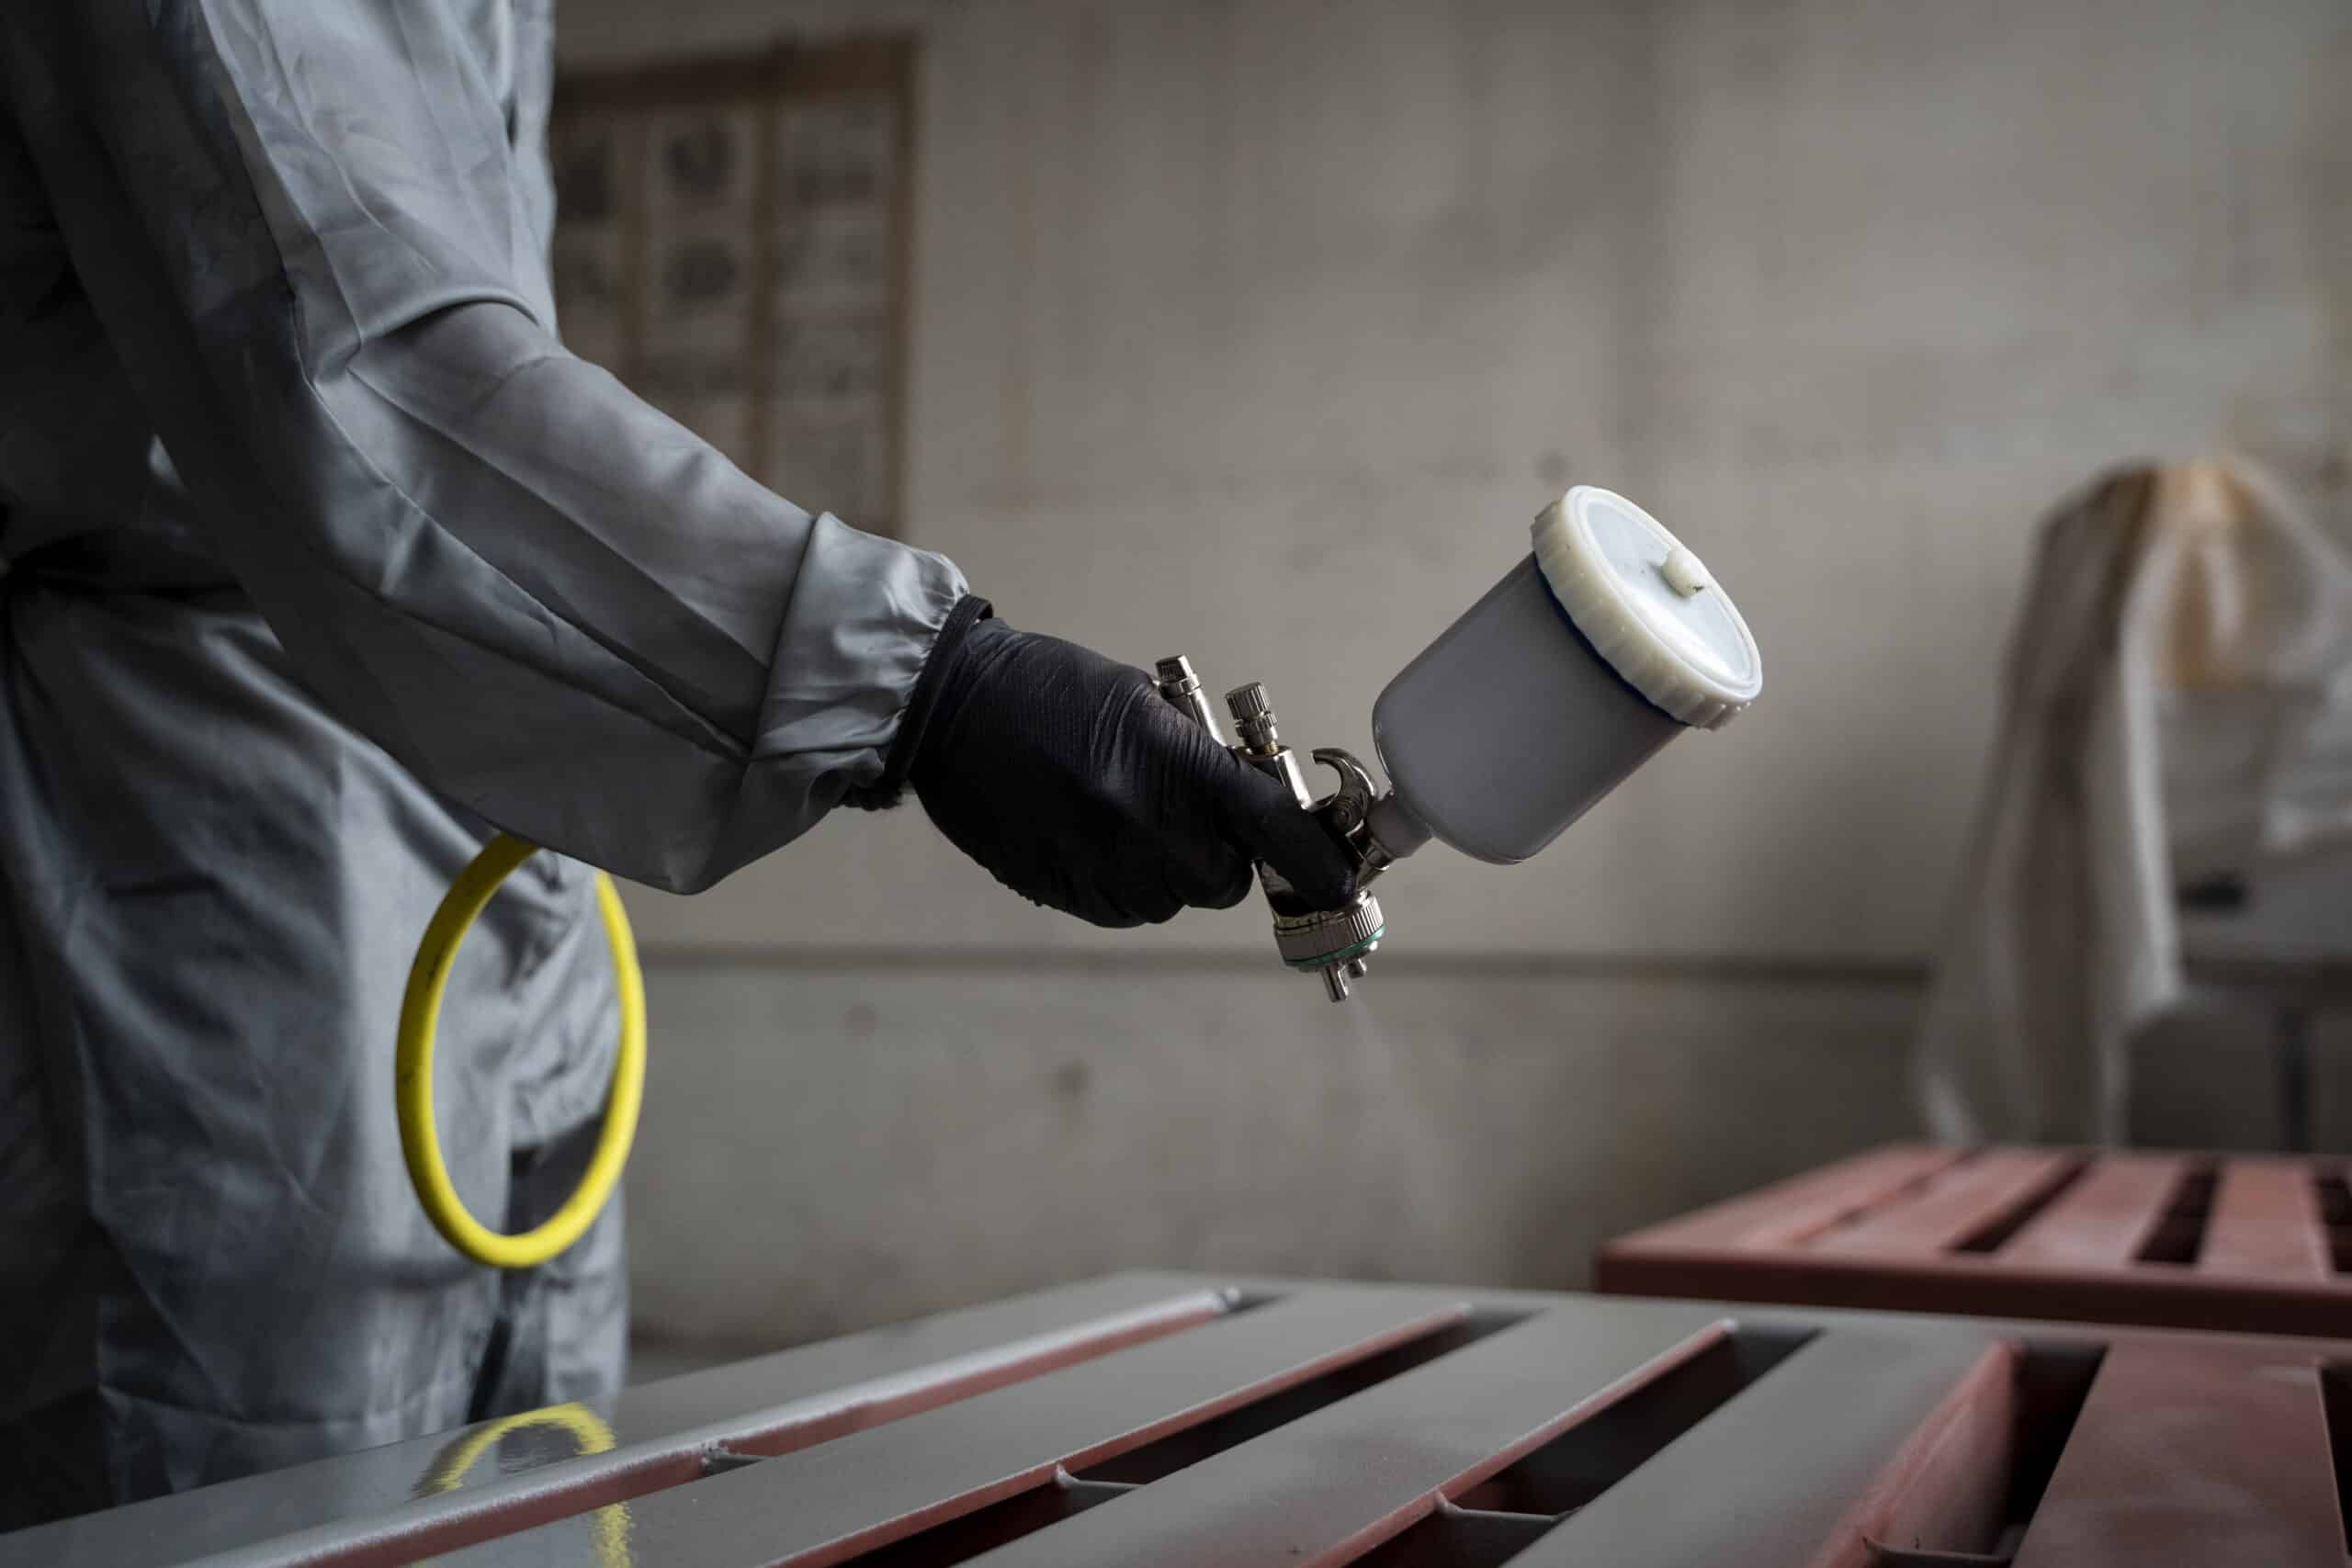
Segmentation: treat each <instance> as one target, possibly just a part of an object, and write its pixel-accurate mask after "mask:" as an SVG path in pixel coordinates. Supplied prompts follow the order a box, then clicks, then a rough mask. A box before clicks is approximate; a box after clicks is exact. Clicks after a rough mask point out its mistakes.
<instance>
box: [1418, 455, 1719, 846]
mask: <svg viewBox="0 0 2352 1568" xmlns="http://www.w3.org/2000/svg"><path fill="white" fill-rule="evenodd" d="M1532 532H1533V534H1534V536H1535V543H1536V549H1535V553H1534V554H1532V555H1530V556H1528V557H1527V558H1524V559H1522V560H1521V562H1520V563H1519V564H1518V565H1517V566H1516V567H1514V568H1512V569H1511V570H1510V571H1509V572H1508V573H1506V574H1505V575H1504V577H1503V579H1502V581H1499V582H1498V583H1496V584H1495V586H1494V587H1493V588H1492V589H1490V590H1488V591H1487V594H1486V596H1485V597H1484V598H1482V599H1480V600H1479V601H1478V602H1477V603H1476V604H1474V605H1472V606H1471V607H1470V609H1469V610H1468V611H1467V612H1465V613H1464V615H1462V617H1461V618H1460V619H1459V620H1457V621H1455V622H1454V623H1453V625H1452V626H1449V627H1447V628H1446V629H1445V631H1444V632H1443V633H1442V634H1441V635H1440V636H1439V637H1438V638H1437V640H1436V641H1434V642H1432V643H1430V646H1429V647H1428V648H1427V649H1423V650H1422V652H1421V653H1420V655H1419V657H1418V658H1416V659H1415V660H1413V661H1412V662H1411V663H1410V664H1408V665H1407V666H1406V667H1405V668H1404V670H1403V671H1401V672H1399V673H1398V674H1397V678H1396V679H1395V680H1393V681H1391V682H1389V683H1388V686H1387V689H1386V690H1385V691H1383V692H1382V693H1381V694H1380V700H1379V702H1378V703H1376V704H1375V705H1374V708H1373V715H1372V733H1373V739H1374V744H1375V745H1377V746H1378V748H1379V750H1380V756H1381V761H1382V762H1383V763H1384V764H1385V766H1386V768H1387V770H1388V777H1389V782H1390V783H1391V784H1392V785H1393V786H1394V787H1395V789H1396V792H1397V797H1398V799H1399V800H1400V801H1401V802H1402V804H1403V805H1405V806H1406V807H1409V808H1410V810H1411V812H1412V813H1413V814H1414V815H1415V816H1417V817H1418V818H1419V819H1420V824H1421V825H1425V826H1426V827H1427V828H1428V829H1429V830H1430V832H1432V833H1434V834H1435V835H1436V836H1437V837H1438V838H1440V839H1442V840H1445V841H1446V842H1447V843H1449V844H1451V845H1453V847H1454V848H1455V849H1457V850H1460V851H1461V852H1463V853H1464V854H1466V855H1471V856H1474V857H1476V859H1479V860H1483V861H1490V862H1493V863H1498V864H1510V863H1514V862H1518V861H1522V860H1525V859H1527V858H1528V857H1529V856H1530V855H1532V854H1533V853H1535V852H1536V851H1538V850H1540V849H1542V848H1543V847H1544V845H1546V844H1548V843H1550V842H1551V841H1552V840H1554V839H1555V838H1557V837H1558V836H1559V834H1560V831H1561V829H1565V828H1566V827H1567V826H1568V824H1569V823H1571V822H1574V821H1575V820H1576V819H1577V818H1579V817H1581V816H1583V815H1584V814H1585V813H1586V812H1587V811H1588V810H1589V809H1591V807H1592V806H1593V804H1594V803H1595V802H1596V801H1598V800H1600V797H1601V796H1602V795H1607V794H1608V793H1609V792H1610V791H1611V790H1612V789H1614V788H1616V787H1617V785H1618V784H1619V783H1620V782H1621V781H1623V779H1624V778H1625V776H1626V775H1627V774H1629V773H1632V772H1633V771H1634V769H1636V768H1638V767H1640V766H1641V765H1642V764H1643V763H1644V762H1645V761H1648V760H1649V759H1650V758H1651V757H1652V756H1653V755H1655V754H1656V753H1657V750H1658V748H1659V747H1661V746H1664V745H1665V744H1666V743H1667V742H1668V741H1669V740H1671V739H1674V738H1675V737H1676V736H1678V735H1680V734H1681V733H1683V732H1684V731H1685V730H1687V729H1691V728H1720V727H1721V726H1723V725H1724V724H1725V723H1728V722H1729V721H1730V719H1731V718H1732V717H1733V716H1736V715H1737V714H1738V713H1740V712H1741V711H1743V710H1744V709H1745V708H1746V707H1747V705H1748V704H1749V703H1751V702H1753V701H1754V700H1755V699H1756V697H1757V695H1758V693H1759V692H1760V691H1761V690H1762V685H1763V667H1762V663H1761V660H1760V659H1759V658H1758V653H1757V649H1756V643H1755V639H1754V637H1751V636H1750V635H1749V634H1748V630H1747V623H1746V622H1745V621H1743V620H1742V619H1741V618H1740V615H1739V612H1738V610H1737V609H1736V607H1735V606H1733V604H1731V601H1730V600H1729V599H1728V598H1727V597H1726V596H1725V595H1724V592H1723V591H1722V590H1721V589H1720V588H1718V587H1717V586H1716V585H1715V583H1714V582H1713V579H1712V578H1710V577H1709V576H1708V575H1707V573H1706V570H1705V569H1704V568H1703V567H1702V566H1701V565H1700V564H1699V561H1698V558H1696V557H1695V556H1693V555H1691V552H1690V551H1689V550H1687V549H1685V548H1684V547H1682V546H1681V544H1680V543H1679V541H1678V540H1676V539H1675V537H1674V536H1673V535H1671V534H1669V533H1668V532H1667V530H1666V529H1665V528H1664V527H1663V526H1662V525H1660V524H1659V523H1658V522H1657V519H1655V518H1653V517H1651V516H1650V515H1649V514H1648V513H1645V512H1644V511H1642V510H1641V509H1640V508H1639V507H1637V506H1635V505H1634V504H1633V503H1632V502H1628V501H1626V500H1625V499H1624V498H1623V497H1622V496H1618V495H1615V494H1612V493H1611V492H1610V491H1604V490H1599V489H1597V488H1595V487H1592V486H1589V485H1580V486H1578V487H1577V489H1575V490H1572V491H1569V492H1568V493H1567V494H1566V495H1565V496H1563V497H1562V498H1561V499H1560V500H1559V501H1557V502H1554V503H1553V504H1552V505H1550V506H1548V507H1546V508H1544V512H1543V513H1541V514H1539V515H1538V517H1537V518H1536V520H1535V525H1534V528H1533V530H1532Z"/></svg>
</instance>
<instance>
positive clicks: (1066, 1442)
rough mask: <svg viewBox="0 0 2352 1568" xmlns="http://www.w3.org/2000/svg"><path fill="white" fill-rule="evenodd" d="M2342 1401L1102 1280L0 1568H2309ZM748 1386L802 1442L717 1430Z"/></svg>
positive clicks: (2129, 1335)
mask: <svg viewBox="0 0 2352 1568" xmlns="http://www.w3.org/2000/svg"><path fill="white" fill-rule="evenodd" d="M1792 1213H1793V1211H1792ZM1089 1313H1098V1314H1102V1315H1101V1316H1100V1317H1099V1318H1098V1319H1092V1320H1090V1319H1089V1318H1088V1317H1087V1316H1086V1315H1085V1314H1089ZM1145 1325H1148V1332H1147V1331H1145ZM990 1333H993V1334H997V1335H1000V1336H1001V1337H1002V1340H1003V1342H1002V1343H1001V1344H1000V1345H997V1346H994V1347H989V1346H988V1345H985V1344H984V1343H982V1342H981V1340H982V1339H983V1338H984V1337H985V1336H986V1335H988V1334H990ZM1047 1346H1057V1347H1061V1348H1060V1349H1059V1350H1057V1351H1055V1352H1052V1353H1041V1348H1043V1347H1047ZM1081 1348H1083V1349H1081ZM885 1365H887V1366H888V1367H889V1369H890V1370H889V1371H888V1372H887V1373H885V1374H883V1375H882V1376H881V1377H880V1379H879V1380H878V1381H877V1377H876V1373H877V1371H879V1370H880V1369H881V1368H882V1367H883V1366H885ZM2347 1367H2352V1344H2345V1343H2339V1342H2331V1341H2321V1340H2312V1339H2261V1338H2250V1337H2220V1336H2211V1335H2197V1334H2179V1333H2152V1332H2148V1331H2143V1330H2139V1331H2135V1330H2120V1329H2111V1328H2091V1327H2086V1326H2083V1325H2050V1324H2019V1323H2014V1322H1994V1321H1985V1320H1974V1319H1965V1318H1950V1317H1933V1316H1926V1315H1915V1314H1887V1313H1856V1312H1839V1311H1828V1310H1819V1309H1797V1308H1770V1307H1743V1308H1740V1309H1737V1310H1736V1312H1730V1311H1726V1310H1725V1309H1724V1308H1723V1307H1721V1306H1718V1305H1712V1304H1708V1303H1698V1302H1670V1301H1631V1300H1611V1299H1609V1298H1605V1297H1589V1296H1574V1295H1557V1294H1550V1293H1544V1292H1522V1291H1503V1290H1495V1291H1487V1290H1468V1291H1464V1290H1461V1289H1453V1288H1448V1289H1436V1288H1427V1287H1419V1286H1403V1285H1356V1284H1347V1283H1340V1282H1333V1281H1317V1280H1273V1279H1238V1278H1226V1277H1215V1278H1204V1277H1199V1276H1189V1275H1130V1276H1123V1277H1120V1278H1117V1279H1114V1280H1104V1281H1099V1282H1097V1283H1095V1284H1092V1285H1087V1286H1079V1287H1071V1288H1069V1289H1067V1290H1062V1291H1054V1292H1045V1293H1043V1294H1040V1295H1037V1296H1034V1297H1030V1298H1026V1299H1025V1300H1023V1301H1019V1302H1012V1303H1001V1304H1000V1305H997V1306H993V1307H986V1308H979V1309H974V1310H971V1311H967V1312H963V1313H955V1314H946V1315H944V1316H943V1317H938V1318H933V1319H929V1320H925V1321H924V1322H922V1323H918V1324H914V1325H908V1326H907V1327H905V1328H902V1329H898V1330H892V1331H889V1332H887V1333H880V1334H873V1335H865V1336H860V1337H856V1338H854V1339H851V1340H843V1341H835V1342H832V1343H830V1344H824V1345H815V1346H809V1347H807V1348H803V1349H799V1350H792V1351H786V1352H784V1353H782V1354H781V1355H777V1356H772V1357H767V1358H763V1359H761V1360H758V1361H754V1362H749V1363H745V1364H744V1365H743V1366H741V1367H734V1368H725V1369H719V1370H717V1371H710V1372H704V1373H696V1374H693V1375H690V1376H688V1377H686V1378H682V1379H675V1380H672V1381H671V1382H664V1383H655V1384H650V1385H645V1386H642V1387H639V1388H637V1389H632V1390H630V1391H629V1392H628V1393H626V1394H624V1395H623V1396H621V1399H620V1400H619V1402H618V1404H617V1407H616V1408H612V1409H608V1410H605V1411H600V1412H589V1411H587V1409H586V1407H584V1406H577V1405H573V1406H559V1407H557V1408H556V1409H554V1410H551V1411H543V1412H535V1413H532V1414H531V1415H528V1416H520V1417H510V1418H508V1420H507V1421H506V1422H504V1423H490V1424H488V1425H486V1426H484V1427H471V1428H466V1429H462V1430H460V1431H458V1432H453V1433H449V1434H447V1435H446V1436H443V1437H440V1438H429V1439H424V1440H422V1441H420V1442H418V1443H414V1444H403V1445H399V1446H397V1447H395V1448H392V1449H389V1450H375V1451H373V1452H370V1453H363V1454H355V1455H351V1456H349V1457H347V1458H344V1459H338V1460H329V1461H322V1462H321V1463H318V1464H314V1465H310V1466H305V1467H302V1468H300V1469H298V1470H294V1471H288V1472H279V1473H277V1474H276V1475H269V1476H261V1477H256V1478H254V1479H252V1480H249V1481H243V1482H235V1483H228V1484H226V1485H222V1486H215V1487H207V1488H203V1489H200V1490H198V1491H195V1492H190V1493H185V1494H182V1495H179V1496H175V1497H170V1498H165V1499H162V1500H159V1501H157V1502H153V1503H145V1504H140V1505H136V1506H131V1507H129V1508H122V1509H117V1510H114V1511H112V1512H110V1513H106V1514H100V1515H96V1516H93V1517H88V1518H85V1519H78V1520H74V1521H70V1522H68V1523H66V1524H62V1525H57V1526H51V1527H47V1528H45V1529H40V1530H34V1531H29V1532H26V1533H23V1534H19V1535H15V1536H7V1537H0V1562H6V1563H9V1564H11V1565H13V1564H17V1563H24V1564H32V1563H40V1564H43V1565H50V1564H60V1563H62V1564H86V1563H99V1562H105V1563H108V1564H119V1565H120V1568H154V1565H156V1564H161V1563H167V1562H191V1561H205V1562H215V1563H232V1562H234V1563H251V1564H260V1563H271V1564H280V1565H290V1564H293V1563H297V1562H300V1563H304V1564H313V1565H318V1568H359V1565H361V1564H369V1565H374V1564H389V1563H395V1562H413V1561H416V1560H418V1559H420V1558H424V1557H428V1556H429V1557H432V1558H433V1559H434V1560H435V1561H436V1562H441V1563H444V1564H448V1565H451V1568H525V1565H526V1564H527V1565H529V1568H546V1565H570V1564H578V1565H580V1568H631V1565H650V1564H661V1565H662V1568H753V1565H775V1568H817V1565H818V1564H847V1565H849V1568H913V1565H917V1564H941V1563H951V1562H968V1561H973V1560H976V1559H978V1560H983V1561H985V1562H989V1563H990V1564H995V1565H999V1568H1065V1565H1067V1568H1079V1565H1083V1564H1095V1563H1103V1562H1152V1563H1159V1562H1167V1563H1195V1562H1216V1563H1231V1564H1243V1565H1246V1564H1264V1565H1266V1568H1293V1565H1295V1564H1311V1565H1319V1568H1338V1565H1340V1564H1356V1565H1359V1568H1410V1565H1414V1564H1422V1565H1426V1564H1431V1563H1440V1562H1442V1563H1446V1564H1449V1565H1470V1568H1496V1565H1500V1564H1502V1563H1504V1562H1510V1564H1512V1565H1513V1568H1551V1565H1555V1564H1556V1565H1558V1568H1573V1565H1575V1564H1588V1563H1599V1562H1606V1563H1609V1564H1611V1568H1689V1565H1691V1564H1693V1563H1710V1564H1712V1563H1734V1562H1736V1563H1739V1564H1742V1565H1743V1568H1861V1565H1864V1564H1871V1563H1878V1564H1886V1565H1888V1568H1892V1565H1894V1564H1897V1563H1919V1564H1925V1563H1928V1562H1945V1563H1970V1562H1973V1563H1982V1564H1999V1563H2012V1564H2014V1568H2060V1565H2064V1568H2122V1565H2124V1564H2132V1565H2134V1568H2143V1565H2149V1564H2156V1565H2165V1564H2174V1563H2180V1564H2188V1563H2197V1564H2231V1565H2235V1564H2239V1563H2257V1562H2258V1563H2261V1564H2264V1565H2265V1568H2343V1565H2344V1562H2345V1550H2346V1540H2345V1534H2344V1525H2343V1523H2342V1521H2341V1519H2340V1517H2339V1515H2338V1504H2337V1486H2338V1481H2337V1472H2336V1470H2335V1463H2334V1462H2333V1461H2331V1454H2330V1436H2329V1431H2330V1422H2331V1420H2335V1422H2337V1423H2338V1425H2339V1426H2340V1424H2341V1422H2342V1420H2343V1419H2344V1418H2345V1413H2346V1410H2347V1404H2346V1402H2347V1401H2348V1400H2352V1384H2347V1382H2346V1377H2347V1372H2346V1368H2347ZM982 1369H986V1370H985V1371H982ZM785 1389H791V1390H794V1391H797V1397H796V1400H795V1407H797V1408H799V1409H802V1410H805V1411H809V1412H815V1411H820V1410H822V1411H830V1412H831V1415H830V1416H824V1417H822V1418H806V1417H804V1418H800V1419H797V1420H795V1421H792V1422H790V1423H788V1424H785V1425H778V1424H777V1423H776V1421H775V1410H774V1409H754V1408H752V1404H753V1403H754V1402H757V1401H760V1400H763V1399H773V1398H774V1397H775V1394H776V1393H778V1392H779V1391H781V1390H785ZM889 1389H896V1390H898V1391H899V1393H898V1395H897V1396H895V1397H894V1396H891V1395H890V1394H889V1393H887V1392H886V1391H887V1390H889ZM730 1394H731V1395H732V1396H733V1397H734V1398H735V1399H736V1400H737V1401H738V1402H739V1403H738V1404H737V1405H735V1406H733V1407H732V1408H733V1409H734V1412H735V1413H734V1414H733V1415H732V1416H728V1415H726V1414H725V1412H726V1411H727V1410H728V1409H729V1408H730V1407H729V1404H728V1403H727V1402H728V1400H729V1395H730ZM592 1419H593V1421H594V1422H598V1423H602V1424H603V1425H604V1427H605V1435H604V1436H603V1437H599V1436H597V1435H596V1433H595V1431H594V1428H593V1427H592V1426H591V1425H590V1422H591V1420H592ZM688 1419H691V1420H693V1421H695V1422H696V1423H698V1424H696V1425H693V1426H691V1427H688V1426H684V1425H682V1424H681V1423H682V1422H683V1421H685V1420H688ZM600 1445H601V1446H602V1447H603V1451H591V1450H595V1449H596V1448H598V1447H599V1446H600ZM390 1461H400V1463H398V1464H395V1463H391V1462H390ZM420 1461H422V1463H423V1468H422V1469H421V1470H420V1469H419V1468H418V1467H419V1464H420ZM460 1463H462V1464H463V1465H465V1466H467V1467H469V1469H468V1478H467V1483H468V1485H469V1489H470V1490H471V1491H472V1492H473V1493H474V1495H475V1498H476V1504H475V1506H472V1507H471V1508H470V1509H469V1510H467V1511H463V1512H452V1511H451V1509H450V1507H449V1503H450V1499H449V1497H447V1496H445V1495H436V1494H435V1491H434V1488H435V1486H436V1485H438V1484H439V1483H438V1482H437V1481H436V1480H435V1476H437V1475H439V1474H442V1473H444V1472H447V1471H448V1470H450V1469H451V1468H452V1467H454V1466H458V1465H459V1464H460ZM510 1465H522V1466H526V1467H531V1468H528V1469H526V1472H525V1473H524V1474H522V1475H519V1476H517V1475H507V1474H504V1473H503V1471H504V1470H505V1469H506V1467H508V1466H510ZM402 1466H405V1467H406V1468H407V1471H408V1473H407V1475H406V1478H405V1479H406V1480H407V1482H408V1486H409V1490H407V1491H405V1492H403V1491H402V1490H401V1488H399V1487H398V1486H395V1485H394V1484H392V1483H391V1477H392V1474H393V1472H395V1471H398V1470H400V1469H401V1468H402ZM224 1521H225V1523H224ZM983 1554H986V1555H985V1556H984V1557H983Z"/></svg>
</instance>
